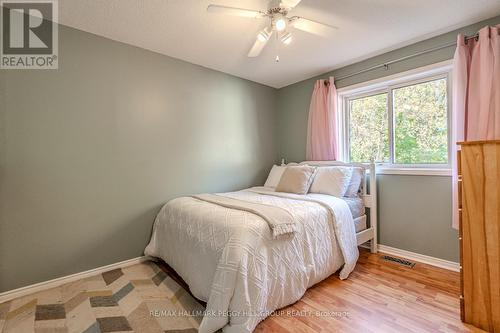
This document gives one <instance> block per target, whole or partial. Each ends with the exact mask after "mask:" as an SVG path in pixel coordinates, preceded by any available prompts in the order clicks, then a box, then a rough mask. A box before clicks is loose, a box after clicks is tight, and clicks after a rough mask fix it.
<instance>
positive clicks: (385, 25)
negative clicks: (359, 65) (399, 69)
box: [59, 0, 500, 88]
mask: <svg viewBox="0 0 500 333" xmlns="http://www.w3.org/2000/svg"><path fill="white" fill-rule="evenodd" d="M210 3H214V4H219V5H226V6H235V7H240V8H249V9H255V10H265V9H266V8H267V1H266V0H60V1H59V22H60V23H62V24H64V25H68V26H71V27H74V28H77V29H80V30H83V31H87V32H91V33H94V34H97V35H101V36H104V37H107V38H110V39H114V40H118V41H121V42H124V43H128V44H132V45H136V46H139V47H141V48H145V49H148V50H152V51H155V52H159V53H162V54H165V55H168V56H171V57H174V58H179V59H182V60H186V61H189V62H191V63H195V64H198V65H201V66H204V67H208V68H212V69H216V70H219V71H222V72H225V73H229V74H232V75H236V76H239V77H242V78H245V79H248V80H252V81H255V82H259V83H262V84H265V85H268V86H272V87H276V88H280V87H283V86H286V85H289V84H291V83H294V82H297V81H300V80H303V79H306V78H309V77H312V76H315V75H318V74H321V73H324V72H327V71H329V70H332V69H334V68H338V67H340V66H343V65H346V64H349V63H353V62H355V61H359V60H362V59H364V58H368V57H370V56H374V55H376V54H380V53H383V52H386V51H388V50H391V49H395V48H398V47H401V46H404V45H407V44H410V43H413V42H416V41H418V40H423V39H426V38H429V37H432V36H435V35H438V34H441V33H444V32H447V31H451V30H453V29H455V28H458V27H460V26H464V25H467V24H471V23H474V22H477V21H480V20H482V19H485V18H489V17H493V16H496V15H499V14H500V0H302V2H301V3H300V4H299V5H298V6H297V7H296V8H295V9H294V10H293V11H292V12H291V13H290V14H291V15H299V16H304V17H306V18H310V19H313V20H316V21H321V22H324V23H328V24H331V25H335V26H338V27H339V30H337V31H336V32H334V33H333V34H332V35H331V37H329V38H323V37H318V36H314V35H310V34H307V33H305V32H302V31H298V30H295V31H294V40H293V42H292V44H291V45H289V46H286V47H285V46H283V45H282V44H281V45H280V46H279V47H280V48H279V51H278V52H279V55H280V58H281V61H280V62H279V63H275V62H274V58H275V55H276V45H277V43H276V41H275V40H273V41H271V42H270V43H269V44H268V45H267V46H266V49H265V50H264V51H263V52H262V54H261V55H260V57H258V58H248V57H247V56H246V55H247V53H248V50H249V48H250V47H251V46H252V44H253V42H254V41H255V35H256V33H257V32H258V31H259V30H260V29H261V28H263V27H264V26H265V24H266V22H267V21H266V20H265V19H249V18H243V17H233V16H225V15H217V14H208V13H207V12H206V8H207V6H208V4H210Z"/></svg>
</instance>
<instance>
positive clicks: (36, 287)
mask: <svg viewBox="0 0 500 333" xmlns="http://www.w3.org/2000/svg"><path fill="white" fill-rule="evenodd" d="M149 259H150V258H149V257H147V256H142V257H137V258H132V259H128V260H124V261H120V262H117V263H114V264H110V265H106V266H102V267H97V268H94V269H90V270H88V271H84V272H80V273H75V274H71V275H67V276H62V277H59V278H56V279H52V280H48V281H44V282H40V283H35V284H32V285H29V286H25V287H21V288H18V289H13V290H8V291H5V292H3V293H0V303H3V302H7V301H10V300H11V299H14V298H18V297H22V296H25V295H28V294H32V293H36V292H39V291H42V290H45V289H50V288H55V287H59V286H61V285H63V284H65V283H68V282H73V281H76V280H79V279H84V278H87V277H89V276H92V275H96V274H101V273H104V272H106V271H110V270H113V269H117V268H123V267H127V266H132V265H135V264H138V263H141V262H143V261H146V260H149Z"/></svg>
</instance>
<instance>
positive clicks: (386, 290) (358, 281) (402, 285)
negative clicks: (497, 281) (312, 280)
mask: <svg viewBox="0 0 500 333" xmlns="http://www.w3.org/2000/svg"><path fill="white" fill-rule="evenodd" d="M381 256H382V255H381V254H371V253H369V252H368V251H365V250H361V253H360V259H359V261H358V264H357V266H356V269H355V270H354V272H353V273H352V274H351V275H350V277H349V278H348V279H347V280H344V281H341V280H339V279H338V277H336V276H332V277H330V278H328V279H326V280H325V281H323V282H321V283H319V284H317V285H316V286H314V287H313V288H311V289H309V290H308V291H307V292H306V294H305V295H304V297H303V298H302V299H301V300H300V301H298V302H297V303H295V304H293V305H291V306H289V307H287V308H285V309H283V311H281V312H280V313H278V314H277V315H276V316H273V317H269V318H267V319H266V320H264V321H263V322H261V323H260V324H259V326H257V328H256V330H255V333H264V332H265V333H269V332H276V333H299V332H300V333H302V332H363V333H364V332H384V333H385V332H397V333H401V332H483V331H481V330H479V329H477V328H475V327H473V326H470V325H466V324H463V323H462V322H461V321H460V309H459V307H460V304H459V299H458V295H459V274H458V273H456V272H452V271H448V270H445V269H440V268H436V267H433V266H429V265H425V264H420V263H417V264H416V265H415V267H414V268H407V267H404V266H401V265H398V264H395V263H391V262H387V261H382V260H381ZM287 311H295V313H291V312H288V313H287ZM318 311H319V312H318ZM292 314H295V315H292ZM297 314H298V315H297ZM329 314H332V315H329Z"/></svg>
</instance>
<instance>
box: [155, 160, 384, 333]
mask: <svg viewBox="0 0 500 333" xmlns="http://www.w3.org/2000/svg"><path fill="white" fill-rule="evenodd" d="M306 163H307V164H309V165H315V166H321V165H347V164H344V163H340V162H311V161H308V162H303V164H306ZM349 165H351V166H352V164H349ZM356 166H361V167H362V168H363V170H364V174H365V175H366V173H367V172H368V174H369V176H368V177H363V178H364V179H363V181H362V185H361V187H360V194H359V197H358V198H349V199H346V198H337V197H334V196H330V195H324V194H316V193H308V194H306V195H297V194H291V193H278V192H275V191H274V190H273V189H270V188H265V187H253V188H250V189H245V190H241V191H236V192H229V193H220V194H218V196H219V197H220V198H222V199H221V200H225V201H223V202H222V203H219V202H217V203H214V202H211V201H210V199H205V198H204V197H201V196H194V197H182V198H176V199H174V200H171V201H169V202H168V203H167V204H166V205H165V206H164V207H163V208H162V209H161V211H160V212H159V214H158V216H157V218H156V220H155V223H154V227H153V233H152V237H151V241H150V243H149V244H148V246H147V247H146V250H145V254H146V255H149V256H152V257H156V258H159V259H161V260H163V261H164V262H165V263H167V264H168V265H169V266H170V267H171V268H172V269H173V270H174V271H175V272H176V273H177V274H178V275H179V276H180V277H181V278H182V279H183V280H184V281H185V282H186V284H187V286H188V287H189V290H190V292H191V293H192V295H193V296H194V297H196V298H197V299H199V300H201V301H203V302H206V312H205V314H204V317H203V320H202V322H201V324H200V327H199V332H200V333H212V332H215V331H217V330H219V329H221V328H222V329H223V332H225V333H246V332H252V331H253V330H254V328H255V326H256V325H257V324H258V323H259V322H260V321H261V320H263V319H265V318H266V317H267V316H269V315H270V314H271V313H272V311H274V310H277V309H280V308H282V307H285V306H287V305H289V304H292V303H294V302H296V301H297V300H299V299H300V298H301V297H302V296H303V294H304V293H305V291H306V290H307V289H308V288H309V287H311V286H313V285H314V284H316V283H318V282H320V281H322V280H323V279H325V278H326V277H328V276H330V275H331V274H333V273H335V272H337V271H339V270H340V273H339V277H340V278H341V279H345V278H347V277H348V275H349V273H350V272H351V271H352V270H353V269H354V266H355V264H356V261H357V258H358V255H359V253H358V248H357V246H358V245H360V244H363V243H366V242H367V241H370V247H371V250H372V251H373V252H374V251H376V218H375V219H374V218H373V217H376V206H375V205H374V204H373V203H376V184H375V166H374V164H373V163H372V164H370V165H369V166H366V165H356ZM368 179H369V180H370V181H369V183H370V187H369V188H370V190H371V193H373V194H369V193H368V192H367V182H368ZM226 202H229V203H233V202H237V203H250V205H253V204H257V205H260V206H259V207H260V208H264V209H267V208H271V209H272V212H271V213H273V214H276V213H280V214H285V213H286V214H289V217H290V218H291V220H293V226H294V228H296V229H295V230H294V232H293V233H291V234H290V233H288V234H287V233H285V234H283V235H284V237H281V236H280V237H276V235H275V234H273V232H274V229H272V228H271V225H270V224H269V223H266V220H268V221H267V222H269V219H268V218H265V216H262V215H259V212H258V211H257V212H255V211H253V210H251V209H245V208H248V207H247V206H245V205H243V204H242V207H241V209H235V207H232V206H226V205H225V203H226ZM365 207H366V208H368V209H370V216H372V218H371V221H370V225H369V226H367V216H366V214H365V209H364V208H365ZM250 208H253V206H250ZM282 211H285V213H282ZM283 218H284V217H283ZM290 235H291V236H290Z"/></svg>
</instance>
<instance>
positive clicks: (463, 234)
mask: <svg viewBox="0 0 500 333" xmlns="http://www.w3.org/2000/svg"><path fill="white" fill-rule="evenodd" d="M459 144H460V146H461V151H459V154H458V156H457V161H458V175H459V176H458V180H459V184H458V185H459V186H458V195H459V208H460V215H459V216H460V227H459V239H460V268H461V270H460V275H461V296H460V308H461V309H460V310H461V318H462V321H464V322H466V323H468V324H472V325H474V326H476V327H479V328H481V329H483V330H486V331H488V332H498V333H500V281H499V280H500V141H474V142H461V143H459Z"/></svg>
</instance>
